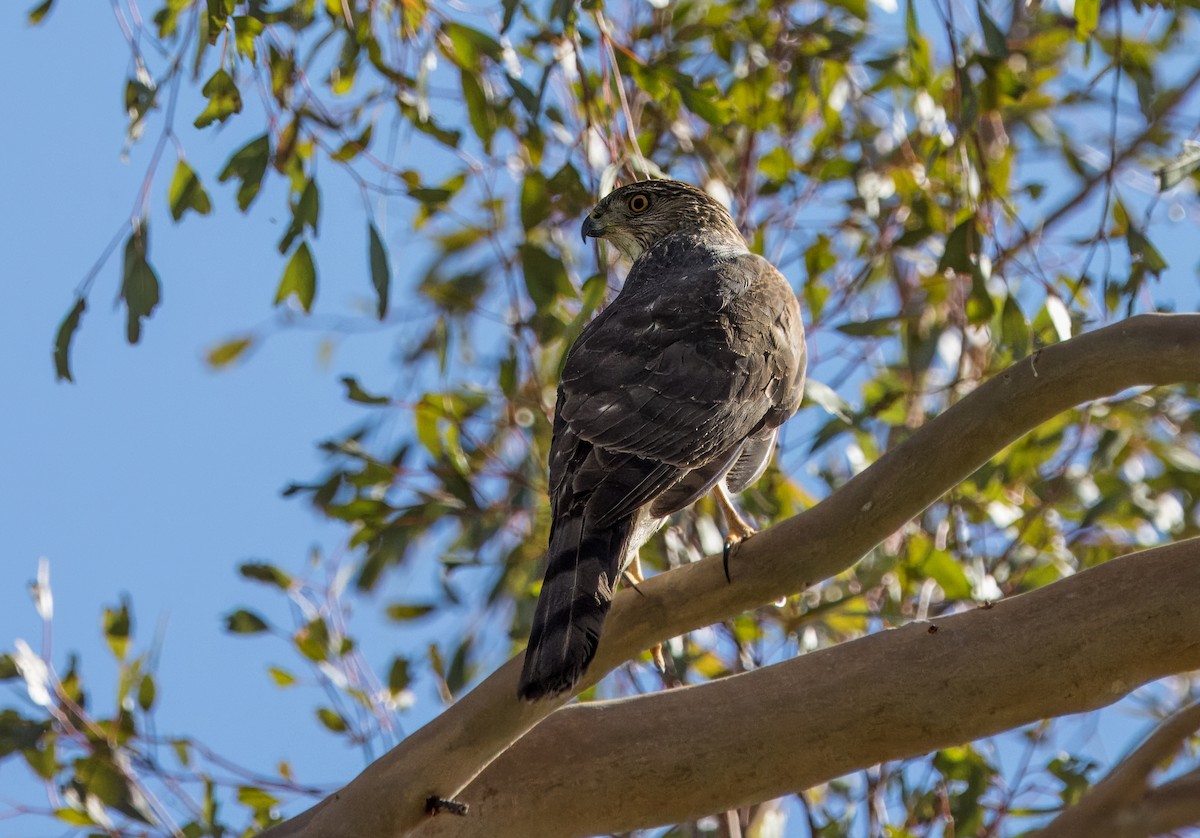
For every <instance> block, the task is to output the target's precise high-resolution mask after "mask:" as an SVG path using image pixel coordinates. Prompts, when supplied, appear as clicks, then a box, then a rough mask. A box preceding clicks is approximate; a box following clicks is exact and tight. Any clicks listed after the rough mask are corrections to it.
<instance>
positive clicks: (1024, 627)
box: [416, 539, 1200, 838]
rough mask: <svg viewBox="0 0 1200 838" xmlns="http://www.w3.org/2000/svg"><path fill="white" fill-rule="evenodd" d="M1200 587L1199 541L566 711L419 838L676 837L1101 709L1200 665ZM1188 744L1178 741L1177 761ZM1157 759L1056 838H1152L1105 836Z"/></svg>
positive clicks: (1127, 810)
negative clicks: (727, 816) (869, 773)
mask: <svg viewBox="0 0 1200 838" xmlns="http://www.w3.org/2000/svg"><path fill="white" fill-rule="evenodd" d="M1164 580H1169V582H1168V584H1164ZM1198 590H1200V539H1191V540H1189V541H1184V542H1180V543H1178V544H1173V545H1169V546H1166V547H1161V548H1158V549H1155V550H1149V551H1146V552H1144V553H1139V554H1136V555H1132V556H1126V557H1124V558H1121V559H1116V560H1114V561H1111V562H1109V563H1107V564H1104V565H1101V566H1099V567H1096V568H1094V569H1092V570H1088V571H1087V572H1084V573H1080V574H1077V575H1075V576H1072V577H1069V578H1067V579H1064V580H1061V581H1059V582H1057V583H1055V584H1053V585H1050V586H1048V587H1046V588H1042V589H1040V590H1038V591H1035V592H1033V593H1029V594H1025V595H1023V596H1018V597H1014V598H1012V599H1009V600H1005V601H1003V602H999V603H997V604H996V605H995V606H993V607H991V608H973V609H971V610H969V611H967V612H965V613H960V614H957V615H955V616H952V617H946V618H940V619H936V620H933V621H931V622H928V623H913V624H911V625H908V626H905V627H904V628H901V629H896V630H894V631H886V632H881V633H878V634H873V635H870V636H868V637H864V638H862V639H860V640H856V641H853V642H850V643H843V644H841V645H840V646H836V647H833V648H830V649H825V650H822V651H819V652H814V653H812V654H808V655H803V656H801V657H798V658H793V659H792V660H789V661H787V662H785V663H780V664H776V665H774V666H769V667H765V668H763V669H759V670H755V671H753V672H749V673H746V674H743V675H738V676H735V677H732V678H725V679H722V680H718V681H712V682H710V683H706V684H703V685H699V686H694V687H685V688H681V689H675V690H668V691H665V692H659V693H654V694H651V695H646V696H639V697H637V698H631V699H621V700H617V701H597V702H591V703H587V704H576V705H573V706H571V707H564V708H563V709H562V710H560V711H559V712H557V713H555V714H554V715H552V716H551V717H550V718H548V719H546V721H544V722H542V723H541V724H540V725H538V726H537V727H535V728H534V729H533V730H532V731H530V732H529V733H528V734H526V735H525V736H524V737H523V738H522V739H521V740H520V741H519V742H517V743H516V744H515V745H513V747H512V748H510V749H509V750H508V751H506V752H505V753H504V754H503V755H502V756H501V757H500V758H499V759H497V760H496V761H495V762H493V763H492V764H491V765H490V766H489V767H488V769H487V770H486V771H484V772H483V774H481V775H480V776H479V777H478V778H476V780H475V782H473V783H471V785H469V786H467V788H466V789H464V790H463V792H462V794H461V797H462V799H463V800H468V801H470V803H471V809H470V812H469V813H468V815H467V817H465V818H449V817H438V818H434V819H431V821H430V822H429V823H427V824H426V825H425V826H424V827H422V828H420V829H419V830H417V832H416V834H417V835H420V836H422V838H434V836H438V838H441V836H456V838H457V836H492V837H493V838H504V837H505V836H511V838H521V837H522V836H529V838H535V836H547V838H567V836H582V835H595V834H607V833H611V832H622V831H626V830H630V829H633V828H636V827H647V826H655V825H658V824H665V823H675V822H678V821H684V820H690V819H694V818H698V817H702V816H704V815H709V814H713V813H715V812H720V811H723V810H726V809H732V808H735V807H740V806H747V805H749V804H751V803H755V802H758V801H761V800H768V799H771V798H774V797H778V796H780V795H784V794H787V793H789V792H793V791H798V790H801V789H806V788H809V787H811V786H814V785H816V784H818V783H822V782H825V781H828V780H832V779H834V778H835V777H839V776H841V775H843V774H847V773H850V772H852V771H857V770H860V769H863V768H867V767H868V766H871V765H874V764H875V763H877V762H880V761H882V760H893V759H903V758H906V757H912V756H917V755H919V754H925V753H928V752H929V751H933V750H936V749H938V748H942V747H946V746H950V745H956V744H959V743H961V742H968V741H971V740H973V739H979V738H981V737H984V736H990V735H992V734H994V733H998V732H1000V731H1004V730H1009V729H1011V728H1014V727H1018V726H1020V725H1024V724H1028V723H1030V722H1034V721H1037V720H1039V719H1044V718H1048V717H1052V716H1061V715H1065V714H1067V713H1081V712H1085V711H1088V710H1094V709H1096V708H1097V707H1102V706H1104V705H1106V704H1110V703H1112V702H1113V701H1116V700H1118V699H1120V698H1121V697H1122V696H1124V695H1126V694H1128V693H1129V691H1130V690H1132V689H1135V688H1136V687H1138V686H1139V685H1141V684H1144V683H1146V682H1147V681H1151V680H1154V679H1156V678H1160V677H1163V676H1165V675H1169V674H1171V673H1175V672H1180V671H1185V670H1189V669H1194V668H1200V608H1197V607H1196V591H1198ZM1188 724H1191V725H1192V726H1193V727H1191V728H1189V729H1188V731H1187V732H1189V733H1190V732H1191V730H1192V729H1194V726H1195V725H1196V722H1195V721H1194V720H1186V719H1185V720H1184V726H1186V725H1188ZM1184 735H1186V733H1183V732H1180V731H1178V730H1176V731H1173V732H1171V736H1172V740H1171V745H1172V748H1171V750H1174V749H1176V748H1178V746H1179V741H1180V738H1181V737H1182V736H1184ZM1160 758H1161V752H1160ZM1157 761H1158V760H1150V761H1149V763H1148V764H1144V766H1143V765H1142V764H1138V760H1137V759H1136V758H1134V760H1133V762H1134V773H1135V774H1138V775H1139V778H1140V779H1139V780H1138V781H1137V782H1138V784H1139V785H1140V786H1141V787H1140V788H1135V789H1131V790H1130V791H1131V792H1133V793H1132V794H1130V796H1129V797H1128V798H1126V797H1124V796H1122V795H1115V796H1114V797H1115V798H1116V799H1115V800H1113V801H1112V803H1113V806H1112V808H1107V807H1096V809H1095V811H1094V812H1093V813H1091V814H1089V815H1088V816H1087V817H1085V818H1083V819H1081V821H1080V823H1081V824H1082V828H1080V829H1077V830H1073V831H1061V830H1058V829H1051V830H1049V831H1048V832H1046V833H1045V835H1046V836H1047V838H1050V836H1053V838H1060V836H1061V838H1068V836H1069V838H1076V836H1078V838H1085V836H1086V837H1087V838H1096V836H1101V835H1103V836H1106V838H1142V836H1145V835H1149V834H1153V833H1147V832H1130V833H1128V834H1127V833H1124V832H1122V833H1120V834H1119V835H1118V834H1117V833H1114V832H1110V831H1109V830H1108V827H1111V826H1113V825H1115V824H1116V823H1117V822H1118V817H1119V816H1125V815H1128V814H1132V813H1133V812H1135V809H1134V806H1135V805H1136V804H1139V803H1141V802H1142V794H1141V791H1142V790H1144V785H1141V784H1143V783H1144V780H1145V774H1144V773H1142V768H1143V767H1144V768H1145V770H1146V771H1149V769H1150V768H1152V767H1153V765H1154V764H1155V763H1156V762H1157ZM1141 762H1142V763H1146V760H1142V761H1141ZM1121 788H1122V791H1124V788H1125V787H1124V786H1122V787H1121ZM1086 802H1087V798H1085V799H1084V803H1086ZM1082 805H1083V804H1081V807H1082ZM1195 808H1196V807H1195V806H1193V812H1194V811H1195ZM1114 828H1115V827H1114Z"/></svg>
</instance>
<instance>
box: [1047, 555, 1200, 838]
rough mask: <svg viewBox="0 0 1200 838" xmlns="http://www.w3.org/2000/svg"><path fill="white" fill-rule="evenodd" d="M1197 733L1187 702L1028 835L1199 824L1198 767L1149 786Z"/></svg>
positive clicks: (1071, 835) (1153, 830)
mask: <svg viewBox="0 0 1200 838" xmlns="http://www.w3.org/2000/svg"><path fill="white" fill-rule="evenodd" d="M1188 543H1191V542H1188ZM1168 578H1169V577H1168ZM1172 581H1173V580H1172ZM1197 729H1200V704H1191V705H1188V706H1187V707H1185V708H1183V709H1182V710H1180V711H1179V712H1177V713H1175V714H1174V715H1173V716H1171V717H1170V718H1169V719H1167V720H1166V721H1164V722H1163V723H1162V724H1161V725H1159V726H1158V727H1157V728H1155V730H1154V732H1153V733H1151V734H1150V735H1149V736H1148V737H1147V738H1146V741H1145V742H1143V743H1142V744H1141V745H1139V746H1138V748H1137V750H1135V751H1134V752H1133V753H1132V754H1130V755H1129V756H1128V757H1126V758H1125V759H1124V760H1123V761H1122V762H1121V763H1120V764H1119V765H1118V766H1117V767H1116V768H1114V769H1113V770H1112V771H1111V772H1110V773H1109V775H1108V776H1107V777H1105V778H1104V779H1103V780H1101V781H1100V782H1098V783H1096V785H1094V786H1093V787H1092V788H1091V789H1090V790H1089V791H1088V793H1087V794H1086V795H1084V797H1083V799H1082V800H1080V801H1079V803H1078V804H1077V805H1075V806H1073V807H1072V808H1070V809H1068V810H1066V811H1065V812H1063V813H1062V814H1060V815H1059V816H1058V817H1057V818H1055V819H1054V820H1053V822H1051V823H1050V824H1049V825H1048V826H1046V827H1045V828H1044V829H1042V830H1039V831H1038V832H1036V833H1034V836H1041V838H1051V836H1053V838H1087V836H1090V835H1100V834H1105V835H1110V836H1112V838H1146V837H1147V836H1150V835H1161V834H1162V833H1164V832H1170V831H1171V830H1173V829H1178V828H1180V827H1183V826H1189V825H1191V824H1194V823H1196V822H1197V821H1200V769H1197V770H1195V771H1192V772H1190V773H1188V774H1184V775H1183V776H1181V777H1176V778H1175V779H1173V780H1170V781H1168V782H1166V783H1163V784H1162V785H1160V786H1158V787H1153V788H1152V787H1151V786H1150V775H1151V774H1152V773H1153V772H1154V770H1155V769H1156V768H1158V766H1159V765H1160V764H1161V763H1162V762H1163V761H1164V760H1165V759H1166V758H1167V757H1169V756H1170V755H1171V754H1173V753H1174V752H1175V751H1177V750H1179V745H1180V743H1181V742H1183V740H1185V739H1187V738H1188V737H1189V736H1191V735H1192V734H1193V733H1195V732H1196V731H1197ZM1031 838H1033V836H1031Z"/></svg>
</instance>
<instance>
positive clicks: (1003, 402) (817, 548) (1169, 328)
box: [270, 315, 1200, 838]
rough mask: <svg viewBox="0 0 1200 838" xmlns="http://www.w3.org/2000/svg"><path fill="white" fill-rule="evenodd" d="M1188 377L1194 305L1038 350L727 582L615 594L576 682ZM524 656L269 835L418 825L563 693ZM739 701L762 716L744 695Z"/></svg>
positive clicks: (672, 579)
mask: <svg viewBox="0 0 1200 838" xmlns="http://www.w3.org/2000/svg"><path fill="white" fill-rule="evenodd" d="M1197 381H1200V315H1143V316H1140V317H1135V318H1131V319H1129V320H1126V321H1123V322H1121V323H1116V324H1114V325H1112V326H1108V327H1105V328H1103V329H1098V330H1096V331H1094V332H1090V333H1088V334H1085V335H1081V336H1080V337H1077V338H1074V339H1072V340H1069V341H1066V342H1064V343H1061V344H1056V345H1054V346H1051V347H1048V348H1046V349H1043V350H1039V351H1038V352H1035V353H1034V354H1033V355H1031V356H1030V357H1028V358H1026V359H1025V360H1023V361H1021V362H1019V363H1017V364H1015V365H1014V366H1013V367H1011V368H1010V369H1008V370H1006V371H1005V372H1004V373H1002V374H1000V375H998V376H996V377H995V378H993V379H992V380H990V381H988V382H987V383H985V384H984V385H982V386H981V387H979V389H977V390H976V391H974V392H973V393H971V394H970V395H969V396H967V397H966V398H964V399H963V400H962V401H961V402H959V403H958V404H957V405H955V406H954V407H952V408H951V409H949V410H947V411H946V412H945V413H944V414H942V415H941V416H939V417H937V418H936V419H934V420H932V421H930V422H929V423H927V424H926V425H924V426H923V427H922V428H920V429H918V430H917V431H916V432H915V433H914V434H913V435H912V436H911V437H910V438H909V439H908V440H906V441H905V442H904V443H902V444H901V445H899V446H897V447H896V448H895V449H893V450H892V451H890V452H888V453H887V454H886V455H884V456H883V457H882V458H881V459H880V460H879V461H878V462H876V463H875V464H874V465H872V466H871V467H870V468H869V469H867V470H866V471H864V472H863V473H862V474H860V475H858V476H857V477H855V478H854V479H853V480H851V481H850V482H849V483H847V484H846V485H845V486H843V487H842V488H841V489H839V490H838V491H837V492H835V493H834V494H833V495H832V496H830V497H829V498H828V499H826V500H825V501H824V502H822V503H820V504H818V505H817V506H815V507H814V508H812V509H810V510H808V511H807V512H805V513H803V514H801V515H797V516H795V517H794V518H791V519H789V520H787V521H785V522H783V523H781V524H779V525H778V526H775V527H773V528H771V529H769V530H766V531H764V532H762V533H759V534H758V535H756V536H754V537H753V538H751V539H750V540H748V541H746V542H743V544H742V545H741V547H740V548H739V550H738V551H737V553H736V555H735V556H734V560H733V562H732V568H731V569H732V572H733V583H732V584H726V582H725V578H724V574H723V573H722V569H721V562H720V560H719V558H709V559H705V560H704V561H701V562H697V563H696V564H694V565H689V566H687V567H682V568H679V569H677V570H674V571H672V572H670V573H666V574H662V575H660V576H657V577H654V578H652V579H649V580H647V581H646V582H645V583H644V584H643V585H641V586H640V587H641V594H640V595H639V594H637V593H633V592H630V591H625V592H623V593H622V594H620V595H619V596H618V597H617V598H616V601H615V602H614V604H613V609H612V611H611V613H610V614H609V617H608V622H607V624H606V627H605V635H604V639H603V640H602V642H601V644H600V649H599V651H598V653H597V656H596V660H595V661H594V662H593V664H592V667H591V670H590V672H589V680H588V681H587V682H585V683H592V682H594V681H595V680H596V679H598V678H600V677H602V676H603V675H604V674H605V673H607V672H609V671H610V670H612V669H613V668H615V667H616V666H618V665H620V664H621V663H623V662H624V661H626V660H628V659H629V658H631V657H633V656H634V655H636V654H638V653H639V652H640V651H641V650H643V649H645V648H647V647H649V646H651V645H653V644H654V643H656V642H659V641H664V640H667V639H669V638H671V637H674V636H677V635H679V634H682V633H684V632H687V631H691V630H693V629H695V628H698V627H700V626H704V625H709V624H711V623H714V622H717V621H719V620H724V619H728V618H730V617H733V616H734V615H736V614H739V613H742V612H744V611H747V610H749V609H751V608H755V607H758V606H761V605H764V604H766V603H769V602H772V601H773V600H775V599H777V598H778V597H780V596H784V595H788V594H793V593H796V592H798V591H801V590H804V589H805V588H807V587H809V586H810V585H812V584H814V583H816V582H819V581H821V580H823V579H826V578H828V577H830V576H833V575H835V574H837V573H839V572H841V571H842V570H845V569H846V568H848V567H850V566H851V565H853V564H854V562H856V561H857V560H858V559H859V558H860V557H862V556H863V555H865V554H866V553H867V552H868V551H869V550H870V549H871V548H872V547H874V546H875V545H876V544H878V543H879V542H880V541H882V540H883V539H884V538H886V537H887V536H888V535H890V534H891V533H893V532H894V531H895V530H896V529H898V528H899V527H900V526H902V525H903V524H904V523H905V522H906V521H908V520H909V519H911V518H912V517H913V516H915V515H918V514H920V512H921V511H922V510H924V509H925V508H926V507H927V506H929V505H930V504H931V503H933V502H934V501H935V500H937V498H938V497H940V496H941V495H942V494H944V493H945V492H946V491H947V490H949V489H951V488H953V487H954V486H955V485H956V484H958V483H959V482H960V481H961V480H963V479H964V478H965V477H967V476H968V475H970V474H971V472H973V471H974V470H975V469H977V468H978V467H979V466H980V465H982V464H983V463H985V462H986V461H987V460H988V459H989V458H991V457H992V456H994V455H995V454H996V453H997V452H999V451H1000V450H1001V449H1003V448H1004V447H1005V446H1006V445H1008V444H1009V443H1011V442H1013V441H1014V440H1016V439H1017V438H1018V437H1020V436H1021V435H1023V434H1025V433H1027V432H1028V431H1029V430H1031V429H1033V428H1035V427H1036V426H1037V425H1039V424H1040V423H1042V422H1044V421H1046V420H1047V419H1050V418H1052V417H1053V416H1055V415H1056V414H1058V413H1061V412H1062V411H1064V410H1066V409H1068V408H1070V407H1073V406H1075V405H1077V404H1080V403H1081V402H1084V401H1088V400H1090V399H1095V398H1100V397H1103V396H1109V395H1113V394H1115V393H1119V392H1120V391H1121V390H1124V389H1126V388H1128V387H1132V386H1136V385H1159V384H1171V383H1176V382H1197ZM885 636H888V635H885ZM868 640H871V638H868ZM875 642H879V641H875ZM520 666H521V661H520V658H519V657H518V658H515V659H513V660H511V661H509V662H508V663H507V664H505V665H504V666H502V667H500V669H498V670H497V671H496V672H495V673H493V674H492V676H491V677H489V678H488V679H487V680H485V681H484V682H483V683H482V684H480V685H479V686H478V687H476V688H475V689H474V690H472V691H471V692H470V693H468V694H467V695H466V696H464V697H463V698H462V699H461V700H460V701H459V702H458V703H457V704H455V705H454V706H453V707H451V708H449V709H448V710H447V711H446V712H445V713H443V714H442V715H441V716H439V717H438V718H437V719H434V720H433V721H432V722H430V723H429V724H428V725H426V726H425V727H424V728H422V729H421V730H419V731H417V732H416V733H414V734H413V735H412V736H410V737H409V738H408V739H406V740H405V741H404V742H402V743H401V744H400V745H398V746H397V747H396V748H394V749H392V751H390V752H389V753H388V754H386V755H384V756H383V757H381V758H380V759H379V760H376V762H375V763H373V764H372V765H371V766H369V767H368V768H367V769H366V770H365V771H364V772H363V773H362V774H360V775H359V776H358V777H357V778H356V779H355V780H354V781H353V782H351V783H350V784H349V785H348V786H346V787H345V788H343V789H342V790H341V791H339V792H337V793H335V794H333V795H331V796H330V797H328V798H326V799H325V800H324V801H322V802H321V803H320V804H318V805H317V806H315V807H314V808H313V809H310V810H309V811H308V812H305V813H304V814H302V815H300V816H299V817H297V818H294V819H292V820H291V821H289V822H287V823H286V824H283V825H281V826H279V827H276V828H275V829H274V830H272V831H271V833H270V834H271V835H272V836H275V838H282V836H291V835H306V836H321V838H330V837H332V836H343V835H344V836H361V835H372V836H392V835H404V834H406V833H408V832H410V831H411V830H413V829H414V828H416V827H417V826H419V825H420V824H421V823H422V822H423V821H425V820H426V818H427V816H426V814H425V801H426V800H427V799H428V798H429V797H430V796H438V797H445V798H452V797H455V796H456V795H458V793H459V792H460V791H462V789H463V788H464V787H466V785H467V784H468V783H470V782H471V780H473V779H474V778H475V777H476V776H477V775H478V774H479V772H481V771H482V770H483V769H484V768H485V767H486V766H487V765H488V764H489V763H490V762H491V761H492V760H494V759H495V758H496V757H497V756H499V755H500V754H501V753H503V752H504V751H505V750H507V749H508V748H509V747H510V746H511V745H512V744H513V743H514V742H515V741H516V740H517V739H519V738H520V737H522V736H523V735H524V734H525V733H526V732H528V731H529V730H530V729H531V728H532V727H533V726H534V725H536V724H537V723H538V722H539V721H541V720H542V719H543V718H545V717H546V716H547V715H549V714H550V713H551V712H552V711H553V710H555V709H557V707H558V706H559V705H560V704H561V703H562V702H561V701H545V702H541V703H539V704H536V705H528V704H524V703H522V702H519V701H517V699H516V688H517V675H518V673H519V670H520ZM905 697H907V693H906V694H905ZM901 700H903V699H901ZM573 712H578V711H573ZM742 712H743V713H745V714H746V715H747V716H754V717H758V716H759V715H760V714H759V712H758V711H757V710H755V709H753V708H750V707H743V708H742ZM609 732H610V731H608V730H606V729H605V730H600V731H597V733H596V735H597V737H598V738H601V739H602V738H604V736H605V735H607V734H608V733H609ZM860 732H862V731H860ZM867 733H869V729H868V730H867ZM867 738H868V739H869V738H870V737H869V735H868V736H867ZM674 744H675V743H672V747H674ZM659 746H660V747H661V742H659ZM735 764H742V763H735ZM749 764H751V765H752V764H753V760H750V762H749ZM547 770H548V769H547ZM665 793H666V791H665V790H664V794H665Z"/></svg>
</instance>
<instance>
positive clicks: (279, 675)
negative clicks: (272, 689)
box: [267, 666, 296, 687]
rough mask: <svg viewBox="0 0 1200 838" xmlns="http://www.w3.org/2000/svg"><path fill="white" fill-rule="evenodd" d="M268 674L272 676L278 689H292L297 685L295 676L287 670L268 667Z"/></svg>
mask: <svg viewBox="0 0 1200 838" xmlns="http://www.w3.org/2000/svg"><path fill="white" fill-rule="evenodd" d="M267 674H268V675H270V676H271V680H272V681H274V682H275V686H277V687H290V686H293V685H294V684H295V683H296V676H295V675H293V674H292V673H290V672H288V671H287V670H286V669H280V668H279V667H278V666H270V667H267Z"/></svg>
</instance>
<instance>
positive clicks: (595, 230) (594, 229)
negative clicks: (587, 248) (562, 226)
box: [579, 215, 604, 243]
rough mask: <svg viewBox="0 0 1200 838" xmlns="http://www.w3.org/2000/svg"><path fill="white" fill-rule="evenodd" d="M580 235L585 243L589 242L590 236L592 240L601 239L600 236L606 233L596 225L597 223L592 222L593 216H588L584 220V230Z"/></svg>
mask: <svg viewBox="0 0 1200 838" xmlns="http://www.w3.org/2000/svg"><path fill="white" fill-rule="evenodd" d="M579 233H580V236H581V237H582V238H583V241H584V242H585V243H586V242H587V240H588V236H591V237H592V238H599V237H600V236H602V235H604V231H603V230H602V229H600V226H599V225H598V224H596V222H595V221H593V220H592V216H591V215H588V217H587V218H585V219H583V228H582V229H581V230H580V231H579Z"/></svg>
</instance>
